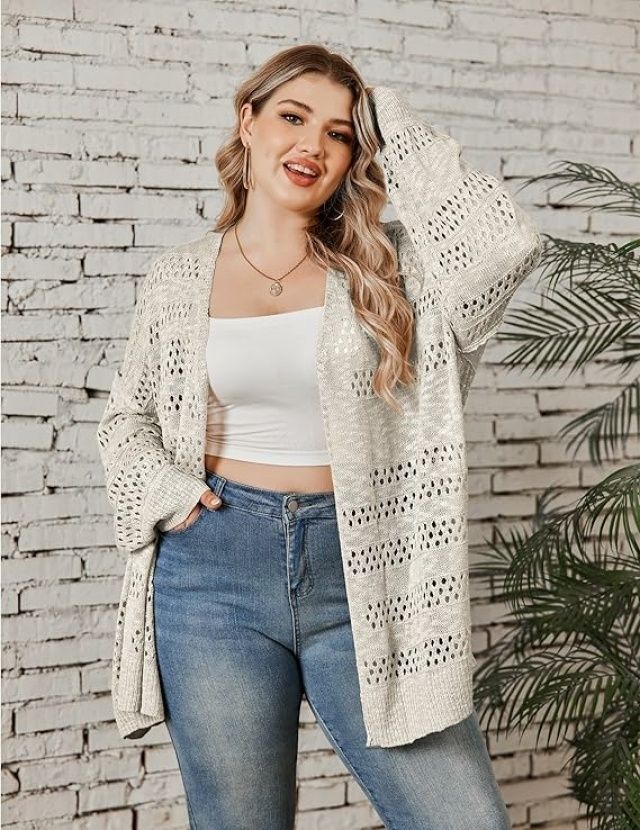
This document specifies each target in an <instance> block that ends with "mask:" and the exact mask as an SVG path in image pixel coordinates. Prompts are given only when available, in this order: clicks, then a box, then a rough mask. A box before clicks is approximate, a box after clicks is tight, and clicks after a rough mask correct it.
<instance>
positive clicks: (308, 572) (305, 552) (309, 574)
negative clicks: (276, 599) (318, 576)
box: [298, 521, 314, 599]
mask: <svg viewBox="0 0 640 830" xmlns="http://www.w3.org/2000/svg"><path fill="white" fill-rule="evenodd" d="M300 524H301V525H302V530H303V537H302V561H303V562H304V567H305V571H304V577H305V579H306V580H307V583H308V587H307V589H306V590H305V591H300V592H298V596H299V597H300V599H305V598H306V597H308V596H309V594H310V593H311V592H312V591H313V585H314V581H313V569H312V567H311V556H310V555H309V545H308V544H307V522H306V521H304V522H301V523H300Z"/></svg>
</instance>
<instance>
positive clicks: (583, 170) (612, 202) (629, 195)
mask: <svg viewBox="0 0 640 830" xmlns="http://www.w3.org/2000/svg"><path fill="white" fill-rule="evenodd" d="M554 165H555V166H557V167H558V168H560V169H559V170H558V172H555V173H543V174H542V175H540V176H531V177H529V178H528V179H527V180H526V182H525V183H524V185H523V187H526V186H527V185H529V184H533V183H534V182H543V181H546V182H555V183H554V184H551V185H550V186H549V188H548V189H549V191H551V190H552V189H553V188H555V187H560V186H562V185H569V184H573V183H577V184H578V185H579V186H578V187H577V188H576V189H575V190H573V191H570V192H569V193H567V194H565V195H564V196H563V202H565V203H569V202H570V200H572V199H573V200H574V201H575V202H577V203H578V204H580V203H581V202H584V201H585V199H586V198H587V197H588V198H589V199H607V198H609V201H605V202H599V203H598V204H591V205H590V207H591V208H594V207H595V208H597V209H598V211H607V212H611V211H612V212H615V213H620V214H622V215H627V216H637V215H638V214H639V213H640V182H626V181H623V180H622V179H620V178H619V177H618V176H616V175H615V173H613V172H612V171H611V170H609V169H607V168H606V167H598V166H597V165H595V164H588V163H586V162H575V161H570V160H569V159H556V160H555V161H554V162H552V166H554ZM578 197H581V198H578ZM613 197H617V198H613Z"/></svg>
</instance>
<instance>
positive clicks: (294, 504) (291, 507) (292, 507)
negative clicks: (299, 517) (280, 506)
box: [288, 499, 298, 513]
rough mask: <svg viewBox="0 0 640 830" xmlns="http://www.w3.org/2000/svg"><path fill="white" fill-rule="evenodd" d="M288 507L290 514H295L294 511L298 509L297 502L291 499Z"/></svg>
mask: <svg viewBox="0 0 640 830" xmlns="http://www.w3.org/2000/svg"><path fill="white" fill-rule="evenodd" d="M288 506H289V510H290V511H291V512H292V513H295V512H296V510H297V509H298V502H297V501H296V499H291V501H290V502H289V505H288Z"/></svg>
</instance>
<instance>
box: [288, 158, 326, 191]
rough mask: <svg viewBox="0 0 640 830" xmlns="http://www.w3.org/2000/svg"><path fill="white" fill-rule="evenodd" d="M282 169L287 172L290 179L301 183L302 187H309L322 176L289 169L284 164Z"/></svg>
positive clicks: (298, 183) (295, 182)
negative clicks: (305, 174)
mask: <svg viewBox="0 0 640 830" xmlns="http://www.w3.org/2000/svg"><path fill="white" fill-rule="evenodd" d="M282 169H283V170H284V172H285V173H286V174H287V176H288V177H289V179H290V180H291V181H292V182H293V183H294V184H297V185H299V186H300V187H309V186H310V185H312V184H314V182H317V181H318V179H319V178H320V176H314V177H312V176H304V175H303V174H302V173H298V172H297V171H296V170H289V168H288V167H287V166H286V165H285V164H283V165H282Z"/></svg>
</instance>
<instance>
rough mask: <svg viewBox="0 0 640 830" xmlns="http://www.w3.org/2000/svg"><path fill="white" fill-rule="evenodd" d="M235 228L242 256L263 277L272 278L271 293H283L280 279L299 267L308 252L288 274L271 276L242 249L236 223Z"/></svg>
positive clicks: (275, 295) (274, 294)
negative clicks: (258, 266) (257, 265)
mask: <svg viewBox="0 0 640 830" xmlns="http://www.w3.org/2000/svg"><path fill="white" fill-rule="evenodd" d="M233 230H234V233H235V235H236V242H237V243H238V248H239V249H240V253H241V254H242V256H243V257H244V258H245V259H246V261H247V262H248V263H249V265H250V266H251V267H252V268H253V269H254V270H256V271H257V272H258V273H259V274H262V276H263V277H266V278H267V279H268V280H271V282H272V284H271V286H270V287H269V293H270V294H272V295H273V296H274V297H277V296H278V295H279V294H282V291H283V288H282V284H281V282H280V280H283V279H284V278H285V277H287V276H288V275H289V274H290V273H291V272H292V271H295V270H296V268H297V267H298V265H301V264H302V263H303V262H304V261H305V259H306V258H307V254H305V255H304V256H303V257H302V259H301V260H300V262H298V263H296V264H295V265H294V266H293V268H290V269H289V270H288V271H287V273H286V274H283V275H282V276H281V277H270V276H269V274H265V273H264V271H261V270H260V269H259V268H257V267H256V266H255V265H254V264H253V262H251V260H250V259H249V257H248V256H247V255H246V254H245V252H244V251H243V250H242V245H241V244H240V240H239V239H238V229H237V226H236V225H234V226H233Z"/></svg>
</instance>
